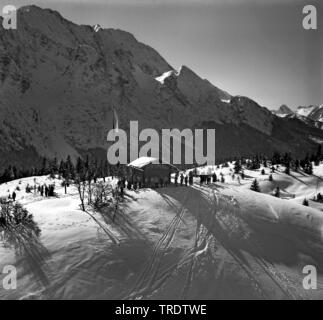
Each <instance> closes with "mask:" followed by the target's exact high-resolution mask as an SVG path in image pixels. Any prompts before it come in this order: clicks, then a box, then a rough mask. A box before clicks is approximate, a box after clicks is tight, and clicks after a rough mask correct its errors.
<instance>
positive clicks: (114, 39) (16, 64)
mask: <svg viewBox="0 0 323 320" xmlns="http://www.w3.org/2000/svg"><path fill="white" fill-rule="evenodd" d="M17 14H18V17H17V25H18V28H17V30H5V29H3V27H2V21H0V145H1V149H0V169H1V168H3V167H4V166H6V165H8V164H16V165H23V166H31V165H33V163H34V162H35V159H36V158H40V157H43V156H45V157H48V158H53V157H57V158H58V159H60V158H64V157H66V156H67V155H71V156H72V157H74V158H75V157H77V156H79V155H81V156H83V155H85V154H86V153H92V154H96V155H100V156H104V155H105V154H106V149H107V142H106V135H107V131H108V130H109V129H111V128H112V114H113V112H112V111H113V107H115V108H116V110H117V113H118V116H119V121H120V127H121V128H123V129H125V130H129V121H130V120H138V121H139V128H140V129H143V128H154V129H156V130H161V129H163V128H178V129H184V128H191V129H195V128H215V129H216V157H217V159H225V158H229V157H234V156H248V155H253V154H256V153H262V154H268V155H270V154H272V153H273V152H274V151H280V152H291V153H292V154H293V155H295V156H299V157H301V156H304V155H305V154H306V153H307V152H311V151H312V150H313V151H314V150H315V149H316V148H317V142H318V141H321V140H322V139H323V131H322V130H321V129H320V128H319V127H317V126H314V125H312V124H310V123H306V122H304V121H303V120H302V119H299V118H298V117H291V116H288V117H287V116H286V117H279V116H277V115H276V114H273V113H272V112H271V111H269V110H268V109H267V108H265V107H263V106H260V105H259V104H258V103H257V102H255V101H253V100H252V99H250V98H248V97H244V96H233V95H231V94H229V93H228V92H226V91H224V90H221V89H220V88H218V87H216V86H215V85H213V84H212V83H210V82H209V81H208V80H206V79H202V78H201V77H199V76H198V75H197V74H196V73H195V72H194V71H193V70H191V69H190V68H189V67H187V66H182V67H181V68H180V69H179V70H175V69H174V68H173V67H172V66H171V65H170V64H169V63H168V62H167V61H166V60H165V59H164V58H163V57H162V56H161V55H160V54H159V53H158V52H157V51H156V50H154V49H153V48H151V47H149V46H147V45H145V44H143V43H141V42H139V41H138V40H137V39H136V38H135V37H134V36H133V35H132V34H131V33H128V32H125V31H122V30H118V29H112V28H110V29H103V28H102V27H100V26H98V25H96V26H95V27H93V26H88V25H77V24H75V23H73V22H70V21H68V20H67V19H65V18H63V17H62V16H61V15H60V14H59V13H58V12H56V11H53V10H50V9H42V8H39V7H37V6H25V7H21V8H19V9H18V11H17ZM1 19H2V18H0V20H1ZM170 54H171V53H170ZM321 107H322V106H321ZM306 110H307V109H306ZM312 112H314V109H313V110H311V112H310V114H312ZM315 121H316V120H315Z"/></svg>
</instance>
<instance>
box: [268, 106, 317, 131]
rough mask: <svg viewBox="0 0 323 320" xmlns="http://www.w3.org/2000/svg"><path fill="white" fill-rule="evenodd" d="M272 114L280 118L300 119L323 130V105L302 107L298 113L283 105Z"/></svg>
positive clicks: (298, 109)
mask: <svg viewBox="0 0 323 320" xmlns="http://www.w3.org/2000/svg"><path fill="white" fill-rule="evenodd" d="M272 112H273V114H275V115H277V116H278V117H281V118H290V119H291V118H293V119H299V120H301V121H303V122H304V123H306V124H308V125H310V126H314V127H316V128H320V129H323V105H317V106H315V105H310V106H300V107H298V108H297V110H296V111H293V110H292V109H290V108H289V107H288V106H286V105H281V106H280V108H279V109H278V110H272Z"/></svg>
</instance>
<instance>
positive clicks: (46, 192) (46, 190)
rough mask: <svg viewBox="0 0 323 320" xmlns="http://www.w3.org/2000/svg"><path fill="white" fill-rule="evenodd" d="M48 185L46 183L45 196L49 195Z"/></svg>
mask: <svg viewBox="0 0 323 320" xmlns="http://www.w3.org/2000/svg"><path fill="white" fill-rule="evenodd" d="M48 191H49V190H48V187H47V185H45V197H48Z"/></svg>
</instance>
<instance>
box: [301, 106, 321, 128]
mask: <svg viewBox="0 0 323 320" xmlns="http://www.w3.org/2000/svg"><path fill="white" fill-rule="evenodd" d="M296 113H297V114H298V115H300V116H304V117H306V118H309V119H311V120H313V121H319V122H322V123H323V104H322V105H320V106H308V107H298V108H297V111H296Z"/></svg>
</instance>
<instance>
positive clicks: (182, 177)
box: [181, 173, 184, 186]
mask: <svg viewBox="0 0 323 320" xmlns="http://www.w3.org/2000/svg"><path fill="white" fill-rule="evenodd" d="M183 181H184V176H183V173H182V174H181V186H182V185H183Z"/></svg>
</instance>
